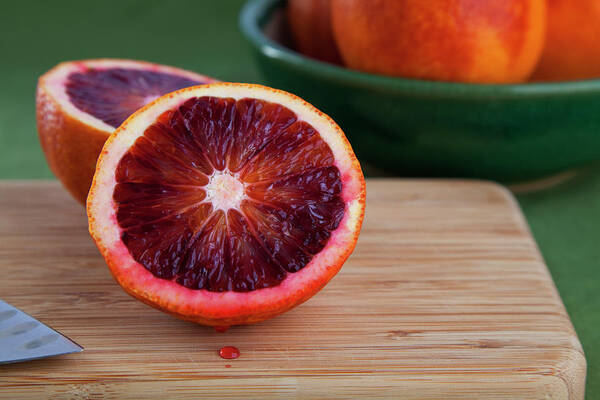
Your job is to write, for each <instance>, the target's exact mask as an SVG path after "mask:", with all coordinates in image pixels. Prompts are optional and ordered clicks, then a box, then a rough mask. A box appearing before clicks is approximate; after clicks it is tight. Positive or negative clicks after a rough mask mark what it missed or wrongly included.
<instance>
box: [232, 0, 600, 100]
mask: <svg viewBox="0 0 600 400" xmlns="http://www.w3.org/2000/svg"><path fill="white" fill-rule="evenodd" d="M284 1H286V0H247V1H246V3H245V4H244V6H243V7H242V9H241V12H240V15H239V26H240V30H241V32H242V34H243V35H244V36H245V37H246V39H247V40H249V42H250V43H251V44H252V45H253V46H254V47H255V48H256V49H257V50H258V51H259V52H260V53H261V54H262V55H263V56H265V57H266V58H269V59H273V60H276V61H278V62H280V63H283V64H287V65H290V66H293V67H294V68H296V69H298V70H302V71H303V72H304V73H309V74H312V75H315V76H319V77H320V78H326V79H327V80H330V81H334V82H338V83H343V84H344V85H350V86H354V87H363V88H370V89H372V90H373V89H374V90H380V91H383V92H399V93H401V92H416V91H419V92H423V93H427V94H431V95H441V96H443V95H451V96H452V97H457V96H465V97H473V96H477V97H495V98H497V97H505V96H506V97H513V96H515V95H519V96H523V95H527V96H531V97H535V96H545V97H548V96H560V95H572V94H574V93H595V92H598V91H600V79H587V80H577V81H561V82H531V83H522V84H479V83H457V82H442V81H431V80H422V79H408V78H398V77H389V76H384V75H376V74H370V73H366V72H360V71H356V70H351V69H349V68H345V67H342V66H337V65H334V64H329V63H326V62H322V61H319V60H315V59H312V58H309V57H306V56H303V55H302V54H300V53H298V52H296V51H294V50H292V49H289V48H287V47H285V46H283V45H281V44H279V43H277V42H275V41H274V40H272V39H271V38H269V37H267V36H266V35H265V34H264V33H263V30H262V29H261V27H262V25H263V24H264V22H265V21H266V19H267V17H268V16H270V14H271V13H272V11H273V10H274V9H275V8H277V7H279V6H281V5H282V3H283V2H284Z"/></svg>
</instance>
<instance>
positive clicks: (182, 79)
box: [36, 59, 215, 203]
mask: <svg viewBox="0 0 600 400" xmlns="http://www.w3.org/2000/svg"><path fill="white" fill-rule="evenodd" d="M214 81H215V80H214V79H212V78H208V77H206V76H203V75H199V74H196V73H193V72H189V71H184V70H182V69H178V68H172V67H167V66H164V65H158V64H152V63H147V62H142V61H132V60H115V59H99V60H82V61H71V62H64V63H61V64H59V65H57V66H56V67H54V68H53V69H51V70H50V71H48V72H47V73H45V74H44V75H43V76H42V77H41V78H40V79H39V82H38V88H37V96H36V114H37V127H38V133H39V137H40V142H41V145H42V149H43V151H44V153H45V154H46V160H47V161H48V165H49V166H50V169H51V170H52V171H53V172H54V174H55V175H56V176H57V177H58V178H59V179H60V180H61V182H62V183H63V184H64V186H65V187H66V188H67V190H68V191H69V192H70V193H71V194H72V195H73V196H74V197H75V198H76V199H77V200H78V201H80V202H81V203H85V198H86V196H87V193H88V190H89V188H90V184H91V183H92V177H93V176H94V170H95V168H96V160H97V158H98V155H99V154H100V151H101V150H102V146H103V145H104V142H105V141H106V139H107V138H108V136H109V135H110V134H111V133H112V132H113V131H114V130H115V129H116V128H117V127H118V126H119V125H121V123H122V122H123V121H125V119H127V117H129V116H130V115H131V114H133V112H135V111H136V110H137V109H138V108H140V107H142V106H144V105H145V104H147V103H149V102H150V101H152V100H154V99H156V98H158V97H160V96H162V95H163V94H166V93H169V92H172V91H174V90H177V89H181V88H184V87H188V86H195V85H199V84H203V83H209V82H214Z"/></svg>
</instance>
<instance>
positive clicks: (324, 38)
mask: <svg viewBox="0 0 600 400" xmlns="http://www.w3.org/2000/svg"><path fill="white" fill-rule="evenodd" d="M330 3H331V2H330V0H290V1H288V7H287V19H288V25H289V27H290V33H291V34H292V39H293V41H294V45H295V46H296V48H297V49H298V50H299V51H300V52H301V53H302V54H305V55H307V56H309V57H313V58H316V59H318V60H321V61H327V62H330V63H335V64H339V63H340V62H341V59H340V55H339V53H338V50H337V47H336V45H335V41H334V40H333V33H332V32H331V18H330V7H331V4H330Z"/></svg>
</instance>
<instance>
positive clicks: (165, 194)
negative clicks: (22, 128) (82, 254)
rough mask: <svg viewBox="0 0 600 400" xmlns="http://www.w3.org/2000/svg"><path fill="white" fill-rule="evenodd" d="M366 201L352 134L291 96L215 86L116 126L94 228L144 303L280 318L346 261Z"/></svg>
mask: <svg viewBox="0 0 600 400" xmlns="http://www.w3.org/2000/svg"><path fill="white" fill-rule="evenodd" d="M364 206H365V183H364V179H363V175H362V172H361V169H360V165H359V164H358V161H357V160H356V157H355V156H354V153H353V152H352V149H351V147H350V144H349V143H348V141H347V140H346V138H345V136H344V134H343V132H342V131H341V130H340V128H339V127H338V126H337V125H336V124H335V123H334V122H333V121H332V120H331V119H330V118H329V117H327V116H326V115H324V114H323V113H321V112H320V111H318V110H317V109H315V108H314V107H312V106H311V105H309V104H308V103H306V102H304V101H303V100H301V99H299V98H298V97H296V96H293V95H291V94H289V93H286V92H282V91H279V90H275V89H270V88H266V87H263V86H259V85H250V84H234V83H216V84H210V85H204V86H197V87H193V88H187V89H182V90H179V91H177V92H174V93H170V94H168V95H166V96H163V97H161V98H160V99H158V100H156V101H155V102H153V103H152V104H150V105H148V106H146V107H144V108H143V109H141V110H139V111H138V112H136V113H135V114H134V115H132V116H131V117H130V118H129V119H128V120H127V121H125V123H123V125H121V126H120V127H119V129H117V130H116V131H115V133H113V134H112V135H111V136H110V138H109V139H108V141H107V142H106V145H105V146H104V149H103V150H102V154H101V155H100V158H99V161H98V167H97V169H96V174H95V176H94V181H93V184H92V188H91V190H90V193H89V196H88V202H87V210H88V217H89V224H90V233H91V235H92V237H93V238H94V240H95V241H96V244H97V245H98V248H99V249H100V251H101V253H102V255H103V256H104V258H105V259H106V261H107V264H108V266H109V268H110V270H111V272H112V274H113V276H114V277H115V278H116V280H117V281H118V283H119V284H120V285H121V286H122V287H123V288H124V289H125V291H127V292H128V293H129V294H131V295H133V296H134V297H136V298H138V299H140V300H142V301H143V302H145V303H147V304H150V305H151V306H154V307H156V308H159V309H161V310H163V311H166V312H168V313H171V314H174V315H176V316H178V317H180V318H183V319H186V320H191V321H195V322H198V323H201V324H205V325H212V326H221V327H223V326H229V325H237V324H248V323H254V322H258V321H262V320H264V319H267V318H270V317H273V316H275V315H277V314H280V313H282V312H284V311H286V310H289V309H290V308H292V307H294V306H296V305H298V304H300V303H302V302H303V301H305V300H307V299H308V298H309V297H311V296H312V295H314V294H315V293H316V292H317V291H319V290H320V289H321V288H322V287H323V286H324V285H325V284H326V283H327V282H328V281H329V280H330V279H331V278H332V277H333V276H334V275H335V274H336V273H337V272H338V271H339V269H340V268H341V266H342V264H343V263H344V261H345V260H346V259H347V257H348V256H349V255H350V253H351V252H352V250H353V249H354V246H355V244H356V240H357V238H358V233H359V230H360V226H361V224H362V219H363V215H364Z"/></svg>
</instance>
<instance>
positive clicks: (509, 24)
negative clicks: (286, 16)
mask: <svg viewBox="0 0 600 400" xmlns="http://www.w3.org/2000/svg"><path fill="white" fill-rule="evenodd" d="M331 17H332V26H333V34H334V38H335V40H336V43H337V45H338V49H339V51H340V53H341V55H342V59H343V60H344V62H345V63H346V64H347V65H348V66H349V67H350V68H354V69H358V70H361V71H366V72H371V73H377V74H384V75H392V76H403V77H410V78H420V79H432V80H443V81H462V82H488V83H509V82H521V81H524V80H526V79H527V78H528V77H529V75H530V74H531V72H532V71H533V69H534V68H535V65H536V63H537V61H538V60H539V57H540V54H541V51H542V48H543V45H544V36H545V28H546V3H545V0H427V1H425V0H395V1H390V0H332V3H331Z"/></svg>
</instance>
